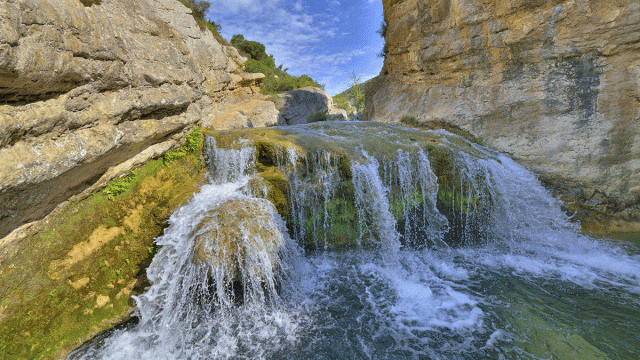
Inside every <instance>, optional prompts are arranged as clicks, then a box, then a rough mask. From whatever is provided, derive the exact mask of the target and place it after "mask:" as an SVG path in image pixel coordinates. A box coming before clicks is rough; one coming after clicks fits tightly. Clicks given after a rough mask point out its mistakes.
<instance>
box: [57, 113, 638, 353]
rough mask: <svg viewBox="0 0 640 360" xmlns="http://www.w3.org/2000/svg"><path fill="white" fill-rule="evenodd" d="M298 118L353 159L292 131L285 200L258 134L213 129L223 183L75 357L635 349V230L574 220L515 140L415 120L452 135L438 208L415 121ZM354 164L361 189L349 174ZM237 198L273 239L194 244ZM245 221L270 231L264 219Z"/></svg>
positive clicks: (202, 200)
mask: <svg viewBox="0 0 640 360" xmlns="http://www.w3.org/2000/svg"><path fill="white" fill-rule="evenodd" d="M286 131H287V132H288V133H290V134H291V136H294V137H296V138H300V137H303V140H300V141H299V143H314V144H317V143H318V141H324V142H328V143H330V144H332V146H337V147H339V148H340V149H343V150H340V151H342V152H341V154H342V155H340V156H342V157H344V154H347V156H349V159H350V162H349V169H348V170H349V171H348V175H344V174H345V171H344V165H341V164H342V163H341V162H340V159H339V158H338V157H336V156H334V155H332V154H334V153H335V149H334V150H331V151H333V153H332V152H331V151H329V150H327V151H323V150H317V149H314V150H313V151H309V152H308V153H307V154H306V155H305V154H302V155H301V154H300V153H296V152H295V151H293V150H291V149H288V148H286V147H285V148H283V149H282V151H281V152H280V153H279V154H278V157H277V159H278V161H275V162H276V164H275V165H274V166H275V167H276V168H278V169H280V171H282V173H284V174H286V175H287V178H288V185H287V186H288V192H289V193H288V197H289V203H288V204H289V205H288V206H289V211H288V215H285V214H278V212H277V211H275V207H274V206H273V205H271V203H269V202H268V201H267V200H264V198H266V196H265V194H266V191H262V193H263V194H262V195H261V191H256V187H255V185H252V184H254V179H255V177H256V173H257V170H256V168H255V165H254V163H255V162H256V159H257V158H259V155H257V154H256V149H255V146H253V145H252V143H251V142H250V141H247V142H246V144H245V143H243V141H242V139H239V140H238V142H237V143H236V145H237V144H241V145H238V146H236V147H235V148H233V147H232V148H221V147H218V145H217V143H216V140H215V139H214V138H210V139H209V147H208V150H207V151H208V153H207V154H208V155H207V157H208V159H209V160H208V163H209V166H210V168H211V183H210V184H208V185H205V186H204V187H203V188H202V190H201V191H200V192H199V193H198V194H196V195H195V196H194V198H193V199H192V200H191V201H190V202H189V203H188V204H187V205H185V206H183V207H182V208H181V209H179V210H178V211H176V212H175V213H174V214H173V216H172V217H171V219H170V221H169V223H170V226H169V227H168V228H167V229H166V230H165V233H164V235H162V236H160V237H159V238H157V239H156V243H157V244H158V245H159V246H160V250H159V251H158V253H157V255H156V256H155V257H154V259H153V262H152V264H151V265H150V267H149V268H148V270H147V274H148V277H149V279H150V280H151V283H152V284H153V285H152V286H151V287H150V288H149V289H148V290H147V291H146V292H145V293H144V294H142V295H140V296H139V297H136V298H135V300H136V307H135V309H134V311H135V312H134V315H135V317H137V319H138V320H137V321H136V322H134V323H131V324H129V325H128V326H123V327H120V328H118V329H114V330H112V331H109V332H108V333H105V334H103V335H101V336H98V337H96V338H94V339H93V340H91V341H89V342H87V343H85V344H84V345H82V346H81V347H79V348H78V349H76V350H75V351H74V352H73V353H71V354H70V355H69V359H141V360H142V359H612V360H613V359H616V360H619V359H638V358H640V243H639V242H637V241H636V242H634V241H630V240H629V239H622V240H607V239H593V238H590V237H587V236H584V235H581V234H579V233H578V231H577V230H576V226H575V224H573V223H571V222H570V219H569V217H568V216H567V215H566V214H565V213H564V212H563V211H562V210H561V206H560V205H561V203H560V202H559V201H558V200H557V199H555V198H553V197H551V196H550V195H549V193H548V192H547V191H546V190H545V189H544V188H543V187H542V186H541V184H540V182H539V181H538V179H537V178H536V176H535V175H534V174H532V173H531V172H529V171H527V170H526V169H525V168H523V167H522V166H520V165H518V164H516V163H515V162H513V161H512V160H510V159H509V158H508V157H506V156H504V155H502V154H499V153H497V152H495V151H493V150H491V149H488V148H484V147H482V146H479V145H476V144H470V143H468V142H466V140H463V139H461V138H458V137H457V136H455V135H452V134H448V133H446V132H444V131H436V132H419V131H415V134H416V135H415V136H416V137H419V136H421V135H420V133H429V134H428V135H429V136H436V137H437V139H439V140H438V141H441V142H443V143H447V144H450V146H451V148H452V149H453V150H451V151H452V153H453V154H454V157H455V161H456V169H455V171H454V172H455V174H457V175H456V176H457V177H455V180H453V182H459V183H460V185H459V186H458V185H456V189H457V190H456V191H458V193H460V196H458V197H456V196H457V195H456V194H457V193H456V194H454V195H452V199H453V200H451V204H452V207H453V208H454V211H453V212H452V213H453V215H455V216H454V217H455V218H454V217H452V216H453V215H451V214H448V213H445V212H444V211H441V209H442V206H441V205H442V204H441V202H444V201H445V200H443V199H444V197H443V196H445V195H446V193H443V192H442V191H440V190H442V189H441V187H442V185H441V184H440V185H439V182H438V176H437V175H436V172H435V171H434V166H432V163H433V161H435V160H434V159H433V158H432V157H433V155H432V154H434V153H430V152H429V151H426V150H425V147H424V146H421V145H419V144H418V143H419V142H420V141H419V140H415V141H414V139H412V140H411V141H409V140H407V139H406V136H404V135H403V134H405V133H407V132H409V131H413V130H406V129H397V128H394V127H391V126H386V125H381V124H369V123H327V124H310V125H300V126H295V127H291V128H290V129H288V130H286ZM398 132H402V133H401V134H400V133H398ZM458 143H460V144H462V145H460V146H458V145H456V144H458ZM242 144H244V145H242ZM381 144H387V145H388V144H391V145H393V146H398V150H393V151H391V152H389V151H386V152H382V151H379V150H380V149H381V148H383V147H384V148H385V149H386V146H387V145H385V146H383V145H381ZM465 147H466V148H468V149H470V150H465ZM301 157H305V159H304V161H302V160H301ZM341 166H342V167H341ZM301 169H302V170H301ZM346 176H348V184H349V186H350V188H349V189H350V190H349V191H343V190H340V189H343V188H344V186H345V185H344V184H345V181H347V179H346ZM441 176H442V175H441ZM347 193H348V194H349V196H350V197H349V199H352V200H349V201H351V202H348V204H353V205H352V206H353V208H354V214H355V215H354V219H356V220H353V222H352V223H348V222H343V223H341V222H340V221H343V220H340V219H337V218H336V217H337V215H332V214H334V212H332V211H334V210H333V209H334V208H335V207H336V206H342V207H343V208H347V205H344V203H343V201H344V200H343V199H345V198H347V197H346V195H345V194H347ZM443 194H444V195H443ZM416 199H417V200H416ZM456 199H458V200H456ZM460 199H462V200H460ZM230 201H233V203H237V202H239V203H245V202H253V203H256V204H257V205H256V206H257V208H258V209H261V210H260V211H261V214H267V215H265V216H268V217H267V218H265V219H267V220H262V217H259V219H261V220H259V221H260V222H261V223H260V228H265V229H269V231H271V232H270V234H277V237H278V238H279V240H278V244H279V245H278V246H279V247H278V250H277V251H274V250H273V249H271V248H270V247H269V246H267V245H264V246H263V245H260V246H262V247H260V246H259V247H258V248H257V250H255V249H256V246H255V245H251V246H250V247H249V246H245V247H242V246H238V250H237V254H242V255H237V254H236V255H234V256H238V258H239V257H240V256H244V257H245V258H246V259H248V260H243V261H240V260H234V261H235V262H236V263H237V265H235V266H236V268H229V265H225V261H223V260H216V261H218V262H215V263H210V264H205V265H203V264H202V263H201V262H198V261H194V256H195V255H194V254H195V253H197V246H198V245H197V241H198V240H197V239H198V236H199V234H201V233H202V231H200V230H199V229H200V228H201V227H202V225H199V224H201V223H202V222H203V221H204V220H205V219H206V218H207V217H211V214H212V212H214V213H215V212H216V211H217V212H218V213H222V214H224V213H228V211H227V210H226V208H225V206H228V205H226V204H229V203H230ZM439 201H440V203H439ZM349 206H351V205H349ZM346 213H347V212H346V210H345V211H342V212H339V214H342V215H344V214H346ZM252 218H254V219H257V218H258V217H255V216H252ZM344 221H346V220H344ZM216 224H217V225H215V224H214V225H215V226H218V228H215V229H217V230H215V231H217V233H216V234H220V233H222V232H223V231H224V228H223V227H222V225H221V224H222V220H220V221H219V223H216ZM340 224H351V225H352V226H350V227H349V229H348V230H349V231H351V232H353V234H354V235H353V239H352V240H353V241H352V243H350V244H351V245H348V246H332V245H331V244H332V239H331V236H335V231H337V230H336V229H343V228H341V227H338V225H340ZM214 225H212V226H214ZM215 226H214V227H215ZM243 226H244V225H242V226H241V229H245V227H243ZM340 231H342V230H340ZM345 231H346V230H345ZM258 232H259V231H258ZM452 234H454V235H455V238H454V235H452ZM217 236H220V235H217ZM260 236H262V237H260ZM270 236H271V235H270ZM241 237H242V239H243V240H242V241H244V243H245V244H256V243H260V244H262V243H263V242H265V241H267V240H265V239H264V234H262V235H259V236H258V235H256V231H253V232H252V231H249V230H247V231H244V230H243V232H242V236H241ZM310 244H311V245H310ZM262 248H264V249H271V250H260V249H262ZM194 249H196V250H194ZM234 249H235V248H234ZM252 249H253V250H252ZM254 250H255V251H254ZM216 251H218V250H216ZM234 251H236V250H234ZM223 252H224V253H225V254H226V250H225V251H222V252H221V251H218V253H223ZM221 256H222V255H221ZM234 259H235V258H234ZM256 269H257V270H256ZM272 269H275V271H272ZM238 279H240V280H238ZM238 281H240V282H241V284H240V285H238ZM238 288H241V291H239V290H238Z"/></svg>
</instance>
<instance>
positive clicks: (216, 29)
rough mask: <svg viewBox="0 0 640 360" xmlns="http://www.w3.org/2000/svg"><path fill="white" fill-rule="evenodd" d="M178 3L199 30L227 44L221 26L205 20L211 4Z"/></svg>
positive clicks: (182, 1)
mask: <svg viewBox="0 0 640 360" xmlns="http://www.w3.org/2000/svg"><path fill="white" fill-rule="evenodd" d="M81 1H91V0H81ZM93 1H96V0H93ZM97 1H100V0H97ZM180 2H181V3H182V4H183V5H184V6H186V7H188V8H189V9H191V15H193V18H194V19H196V22H197V23H198V26H200V29H202V30H204V29H209V31H211V33H212V34H213V36H214V37H215V38H216V40H218V41H221V42H222V43H224V44H228V43H227V41H226V40H224V39H223V38H222V36H220V29H221V26H220V25H218V24H216V23H215V22H213V21H211V20H207V19H206V15H207V10H209V7H210V6H211V4H209V3H208V2H207V1H197V0H180Z"/></svg>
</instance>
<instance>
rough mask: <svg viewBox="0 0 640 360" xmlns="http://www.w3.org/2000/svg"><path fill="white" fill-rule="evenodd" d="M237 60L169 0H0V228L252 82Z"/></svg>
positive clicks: (163, 138) (173, 133)
mask: <svg viewBox="0 0 640 360" xmlns="http://www.w3.org/2000/svg"><path fill="white" fill-rule="evenodd" d="M244 60H245V59H243V58H241V57H240V56H239V55H238V53H237V52H236V51H235V49H233V48H230V47H223V46H221V45H220V44H219V43H218V42H217V41H216V40H215V39H214V38H213V36H212V34H211V33H210V32H208V31H203V30H201V29H200V28H199V27H198V25H197V24H196V22H195V20H194V19H193V17H192V16H191V11H190V10H189V9H187V8H186V7H185V6H183V5H182V4H181V3H180V2H178V1H177V0H136V1H130V0H107V1H105V0H103V1H102V2H101V4H100V5H94V6H91V7H85V6H83V5H82V4H81V3H80V1H79V0H7V1H3V2H0V238H2V237H3V236H5V235H7V234H8V233H9V232H10V231H12V230H14V229H15V228H17V227H18V226H20V225H22V224H24V223H27V222H29V221H32V220H37V219H40V218H42V217H43V216H44V215H46V214H47V213H48V212H49V211H51V210H52V209H53V208H54V207H55V206H56V205H57V204H59V203H60V202H62V201H64V200H66V199H67V198H69V196H71V195H74V194H77V193H79V192H80V191H82V190H83V189H85V188H87V187H88V186H89V185H91V184H92V183H93V182H95V181H96V180H97V179H98V178H100V176H101V175H102V174H104V173H105V172H106V171H107V169H108V168H109V167H112V166H114V165H117V164H120V163H122V162H124V161H126V160H127V159H130V158H132V157H133V156H135V155H136V154H138V153H140V152H142V151H143V150H145V149H146V148H148V147H150V146H152V145H154V144H157V143H164V142H167V141H172V138H176V137H177V136H179V135H180V134H181V133H184V131H185V130H186V129H188V128H189V127H192V126H193V125H194V124H196V123H197V122H198V121H199V120H200V119H201V118H202V117H203V116H206V114H207V113H209V112H210V110H211V109H213V108H215V107H216V106H217V104H219V103H220V102H221V101H222V100H224V99H225V98H228V97H230V96H232V95H234V96H236V95H239V94H245V93H251V92H252V91H253V90H252V88H251V86H252V85H255V84H256V83H257V82H258V81H260V76H256V75H255V74H246V73H244V71H243V69H242V65H241V64H242V62H243V61H244ZM169 144H170V143H169Z"/></svg>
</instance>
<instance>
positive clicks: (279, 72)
mask: <svg viewBox="0 0 640 360" xmlns="http://www.w3.org/2000/svg"><path fill="white" fill-rule="evenodd" d="M231 45H233V46H235V47H236V48H237V49H238V51H240V53H241V54H243V55H244V56H246V57H248V58H249V59H248V60H247V61H246V62H245V63H244V65H245V70H246V71H247V72H252V73H263V74H264V75H265V78H264V83H263V85H262V88H261V89H260V92H261V93H263V94H275V93H278V92H280V91H291V90H295V89H299V88H301V87H305V86H315V87H319V88H324V85H321V84H319V83H317V82H316V81H314V80H313V79H312V78H311V77H309V76H308V75H301V76H291V75H289V74H288V73H287V70H288V69H286V68H285V69H283V68H282V64H281V65H279V66H277V67H276V61H275V59H274V58H273V55H270V54H267V53H266V52H265V46H264V45H263V44H261V43H259V42H257V41H249V40H246V39H245V38H244V36H243V35H242V34H236V35H233V37H231Z"/></svg>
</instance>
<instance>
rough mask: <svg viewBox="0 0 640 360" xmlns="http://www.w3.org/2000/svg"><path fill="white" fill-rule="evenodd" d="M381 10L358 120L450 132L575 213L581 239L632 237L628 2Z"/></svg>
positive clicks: (635, 160)
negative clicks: (523, 173)
mask: <svg viewBox="0 0 640 360" xmlns="http://www.w3.org/2000/svg"><path fill="white" fill-rule="evenodd" d="M383 3H384V12H385V20H386V23H387V24H388V27H387V30H386V37H385V39H386V44H387V45H386V49H387V55H386V57H385V66H384V69H383V71H382V73H381V75H380V76H379V77H378V78H377V79H375V80H374V81H372V82H371V83H370V85H369V86H367V90H366V93H367V104H366V109H365V116H366V118H367V119H369V120H374V121H382V122H392V123H393V122H398V121H399V120H400V118H401V117H402V116H403V115H410V116H415V117H416V119H417V120H419V121H421V122H425V121H430V120H438V121H441V120H444V121H447V122H451V123H454V124H457V125H459V126H461V127H462V128H464V129H466V130H468V131H470V132H471V133H473V134H474V135H476V136H479V137H481V138H483V139H484V140H485V142H486V143H488V144H489V145H491V146H494V147H496V148H498V149H500V150H501V151H504V152H506V153H508V154H510V155H511V156H512V157H513V158H514V159H516V160H517V161H519V162H520V163H521V164H524V165H525V166H527V167H529V168H530V169H532V170H534V171H535V172H537V173H538V174H540V176H541V179H542V180H543V181H545V182H546V183H548V184H549V185H550V187H551V188H552V189H554V190H556V191H557V192H558V193H559V194H561V195H562V196H563V197H564V198H565V199H567V200H569V201H575V202H576V203H577V204H581V205H580V209H581V211H584V214H585V216H586V214H587V213H591V215H588V217H589V218H590V219H591V220H594V221H595V222H596V223H598V224H596V223H593V224H591V225H587V226H592V227H593V228H592V229H591V230H596V231H611V230H616V229H623V228H624V230H627V231H628V230H629V229H631V230H634V229H635V231H640V133H639V131H640V2H637V1H627V0H620V1H586V0H584V1H583V0H578V1H575V0H571V1H563V0H537V1H495V0H482V1H476V0H473V1H472V0H460V1H455V2H454V1H448V0H404V1H402V0H384V1H383ZM596 213H600V214H599V215H598V216H593V215H594V214H596ZM602 214H606V215H607V216H605V217H609V218H610V216H609V215H612V216H613V217H614V218H616V219H618V220H619V221H622V222H624V223H626V225H625V226H623V227H620V226H619V222H609V223H608V221H599V220H596V218H599V217H601V216H600V215H602ZM585 220H588V219H587V218H585ZM587 222H588V221H586V222H585V223H584V224H587Z"/></svg>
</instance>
